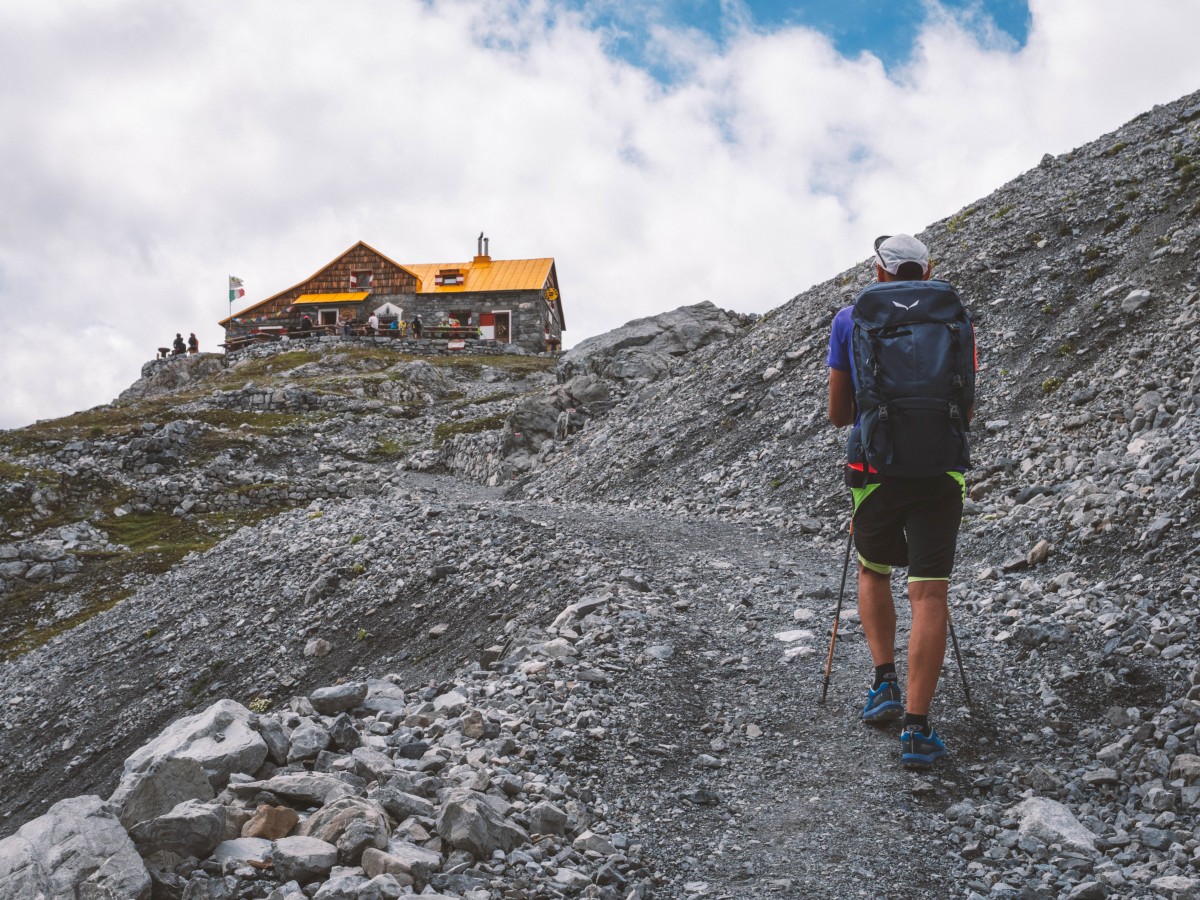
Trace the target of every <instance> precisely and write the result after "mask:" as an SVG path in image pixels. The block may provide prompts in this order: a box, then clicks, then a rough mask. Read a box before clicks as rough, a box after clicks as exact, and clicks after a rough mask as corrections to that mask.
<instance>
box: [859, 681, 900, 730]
mask: <svg viewBox="0 0 1200 900" xmlns="http://www.w3.org/2000/svg"><path fill="white" fill-rule="evenodd" d="M903 715H904V701H903V700H901V699H900V685H899V684H897V683H896V682H895V681H893V680H892V679H888V680H886V681H884V682H883V684H881V685H880V686H879V687H877V688H867V703H866V705H865V706H864V707H863V711H862V720H863V721H864V722H867V723H869V724H871V725H881V724H884V723H886V722H895V721H896V720H897V719H899V718H900V717H901V716H903Z"/></svg>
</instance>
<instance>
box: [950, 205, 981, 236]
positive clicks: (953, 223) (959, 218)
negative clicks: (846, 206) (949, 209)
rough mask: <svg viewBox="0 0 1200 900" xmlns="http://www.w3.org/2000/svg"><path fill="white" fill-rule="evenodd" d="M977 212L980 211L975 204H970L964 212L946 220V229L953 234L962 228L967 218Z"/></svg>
mask: <svg viewBox="0 0 1200 900" xmlns="http://www.w3.org/2000/svg"><path fill="white" fill-rule="evenodd" d="M977 212H979V210H978V209H976V208H975V207H974V206H968V207H967V208H966V209H964V210H963V211H962V212H960V213H958V214H957V215H953V216H951V217H950V218H949V219H947V220H946V230H947V231H949V232H950V233H951V234H953V233H954V232H956V231H958V230H959V229H960V228H962V227H963V225H965V224H966V222H967V219H969V218H970V217H971V216H973V215H975V213H977Z"/></svg>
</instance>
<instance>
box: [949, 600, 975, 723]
mask: <svg viewBox="0 0 1200 900" xmlns="http://www.w3.org/2000/svg"><path fill="white" fill-rule="evenodd" d="M946 624H947V625H949V626H950V643H951V644H953V645H954V659H955V660H956V661H957V662H958V677H959V678H960V679H961V680H962V686H963V696H964V697H966V698H967V708H968V709H974V706H972V705H971V689H970V687H968V686H967V672H966V670H965V669H964V668H963V664H962V654H961V653H960V652H959V651H958V635H956V634H955V633H954V620H953V619H952V618H950V604H949V603H947V604H946Z"/></svg>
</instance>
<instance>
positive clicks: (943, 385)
mask: <svg viewBox="0 0 1200 900" xmlns="http://www.w3.org/2000/svg"><path fill="white" fill-rule="evenodd" d="M874 264H875V277H876V281H877V283H876V284H873V285H871V286H869V287H867V288H865V289H864V290H863V291H862V292H860V294H859V295H858V297H856V299H855V304H854V305H853V306H849V307H846V308H845V309H842V310H841V311H840V312H838V313H837V315H836V316H835V317H834V320H833V328H832V333H831V334H830V339H829V354H828V357H827V359H826V363H827V365H828V366H829V419H830V421H831V422H832V423H833V424H834V425H836V426H839V427H840V426H845V425H853V426H854V428H853V429H852V431H851V433H850V438H849V440H848V442H847V464H846V482H847V484H848V486H849V487H850V489H851V494H852V499H853V504H854V511H853V516H852V527H853V538H854V546H855V549H856V551H857V556H858V611H859V617H860V620H861V622H862V627H863V633H864V635H865V636H866V639H867V645H868V647H869V648H870V651H871V657H872V661H873V663H874V666H875V676H874V679H873V681H872V683H871V686H870V687H869V688H868V691H867V698H866V703H865V705H864V707H863V710H862V714H861V717H862V719H863V721H865V722H867V723H869V724H873V725H874V724H886V723H890V722H894V721H897V720H898V719H900V718H901V717H903V720H904V721H903V730H902V733H901V737H900V745H901V756H900V759H901V764H902V765H904V766H905V767H908V768H924V767H927V766H930V765H932V764H933V763H934V762H936V761H937V760H938V759H940V758H941V757H943V756H945V755H946V752H947V751H946V745H945V743H944V742H943V741H942V739H941V737H940V736H939V735H938V733H937V731H936V730H934V728H933V726H932V725H931V724H930V722H929V710H930V705H931V703H932V701H933V696H934V692H935V690H936V688H937V683H938V676H939V674H940V672H941V668H942V662H943V659H944V656H945V652H946V627H947V616H948V612H947V593H948V585H949V579H950V572H951V569H952V567H953V564H954V554H955V549H956V543H957V538H958V525H959V521H960V520H961V518H962V507H963V498H964V495H965V481H964V479H963V474H962V473H963V470H965V469H966V468H967V467H968V466H969V465H970V458H969V450H968V447H967V440H966V431H967V429H968V427H969V423H970V420H971V417H972V415H973V414H974V385H975V368H976V355H975V339H974V331H973V329H972V327H971V324H970V320H969V318H968V317H967V315H966V311H965V309H963V307H962V303H961V301H960V300H959V299H958V296H957V294H955V292H954V289H953V288H952V287H951V286H950V285H949V284H948V283H947V282H945V281H936V280H930V275H931V271H932V270H931V267H930V262H929V250H928V248H927V247H926V246H925V245H924V244H923V243H922V242H921V241H919V240H917V239H916V238H914V237H912V236H910V235H906V234H898V235H894V236H885V237H882V238H879V239H878V240H877V241H876V242H875V255H874ZM913 360H916V361H917V364H916V365H915V366H914V365H912V361H913ZM893 566H907V567H908V597H909V603H910V605H911V607H912V632H911V634H910V636H909V642H908V666H907V684H906V691H904V692H902V691H901V688H900V680H899V677H898V676H897V672H896V659H895V643H896V609H895V604H894V602H893V599H892V590H891V572H892V567H893ZM905 696H907V700H905Z"/></svg>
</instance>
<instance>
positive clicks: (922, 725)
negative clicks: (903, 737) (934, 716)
mask: <svg viewBox="0 0 1200 900" xmlns="http://www.w3.org/2000/svg"><path fill="white" fill-rule="evenodd" d="M904 727H905V728H906V729H907V728H919V729H920V731H921V734H923V735H925V736H926V737H929V714H928V713H926V714H925V715H923V716H919V715H917V714H916V713H910V712H906V713H905V714H904Z"/></svg>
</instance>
